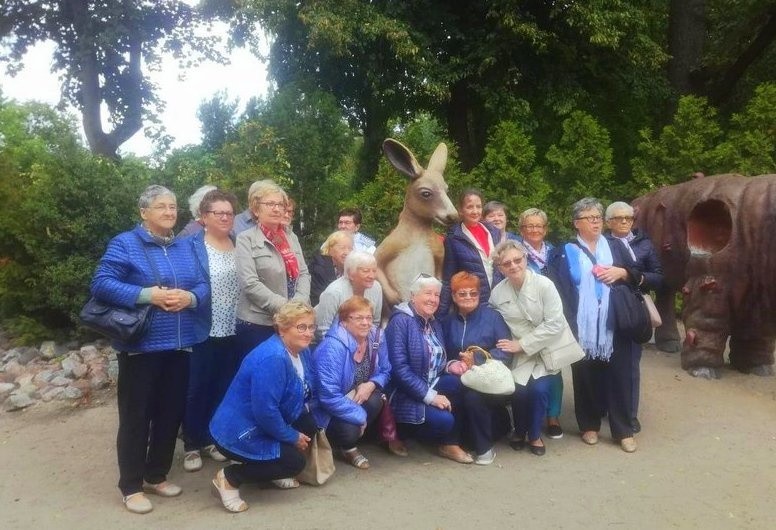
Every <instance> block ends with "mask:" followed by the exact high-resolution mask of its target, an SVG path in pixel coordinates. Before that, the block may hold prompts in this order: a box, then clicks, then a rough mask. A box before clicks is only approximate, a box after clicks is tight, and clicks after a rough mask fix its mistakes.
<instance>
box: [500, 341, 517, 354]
mask: <svg viewBox="0 0 776 530" xmlns="http://www.w3.org/2000/svg"><path fill="white" fill-rule="evenodd" d="M496 348H498V349H499V350H501V351H504V352H507V353H520V352H522V351H523V347H522V346H520V343H519V342H518V341H516V340H509V339H501V340H500V341H498V342H497V343H496Z"/></svg>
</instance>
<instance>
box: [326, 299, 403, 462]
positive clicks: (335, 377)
mask: <svg viewBox="0 0 776 530" xmlns="http://www.w3.org/2000/svg"><path fill="white" fill-rule="evenodd" d="M372 313H373V308H372V303H371V302H370V301H369V300H367V299H366V298H364V297H363V296H353V297H351V298H349V299H348V300H346V301H345V303H344V304H342V305H341V306H340V308H339V314H338V320H337V321H335V323H334V325H333V326H332V327H331V328H329V331H328V333H326V337H325V338H324V339H323V341H322V342H321V343H320V344H319V345H318V348H317V349H316V350H315V367H316V373H317V377H316V389H317V391H316V393H315V394H316V399H315V401H314V402H313V413H314V414H315V418H316V420H317V421H318V425H320V426H321V427H322V428H325V429H326V436H327V438H328V439H329V442H331V444H332V446H334V447H336V448H338V449H339V450H340V451H342V456H343V458H344V459H345V461H347V462H348V463H349V464H351V465H352V466H355V467H357V468H359V469H368V468H369V460H367V459H366V457H365V456H364V455H363V454H361V452H360V451H359V450H358V447H357V445H356V444H357V443H358V440H359V439H360V438H361V436H363V434H364V431H365V430H366V428H367V426H369V424H371V423H372V422H373V421H374V420H375V419H376V418H377V416H378V414H380V411H381V410H382V408H383V404H384V403H385V394H383V388H385V386H386V384H387V383H388V379H389V377H390V373H391V365H390V362H389V361H388V352H387V350H386V348H385V342H384V341H383V342H382V344H381V341H380V335H381V331H380V329H379V328H378V327H377V326H375V325H373V324H372V318H373V316H372Z"/></svg>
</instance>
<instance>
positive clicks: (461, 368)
mask: <svg viewBox="0 0 776 530" xmlns="http://www.w3.org/2000/svg"><path fill="white" fill-rule="evenodd" d="M468 369H469V365H468V364H466V363H465V362H463V361H450V364H448V365H447V373H448V374H453V375H458V376H460V375H463V374H464V373H466V371H467V370H468Z"/></svg>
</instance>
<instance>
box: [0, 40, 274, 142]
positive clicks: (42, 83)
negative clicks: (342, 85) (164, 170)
mask: <svg viewBox="0 0 776 530" xmlns="http://www.w3.org/2000/svg"><path fill="white" fill-rule="evenodd" d="M222 30H223V31H226V30H225V26H224V27H223V28H222ZM52 50H53V44H42V45H38V46H36V47H35V48H33V49H31V50H30V52H29V53H28V54H27V56H26V57H25V59H24V64H25V68H24V70H22V71H21V72H20V73H19V74H18V75H16V77H9V76H8V75H7V74H6V73H5V70H4V67H3V65H0V87H2V91H3V95H4V96H5V97H6V98H11V99H15V100H17V101H19V102H23V101H29V100H36V101H41V102H45V103H50V104H57V103H58V102H59V98H60V95H59V87H60V83H59V80H58V79H57V76H56V75H55V74H53V73H51V62H52V59H51V57H52ZM230 60H231V64H228V65H220V64H214V63H204V64H202V65H201V66H199V67H197V68H192V69H188V70H185V71H181V70H180V69H179V68H178V65H177V64H176V62H175V61H174V60H172V59H169V60H165V61H164V64H163V66H162V69H161V71H159V72H150V74H149V75H150V78H151V79H152V80H153V81H154V82H155V83H156V84H157V86H158V87H159V90H158V95H159V97H160V98H161V100H162V101H164V102H165V103H166V108H165V110H164V112H163V113H162V114H161V119H162V122H163V123H164V126H165V127H166V129H167V133H168V134H169V135H171V136H172V137H173V138H175V143H174V146H176V147H178V146H182V145H186V144H191V143H199V140H200V129H199V121H198V120H197V115H196V114H197V107H198V106H199V104H200V102H202V100H204V99H208V98H209V97H211V96H212V95H213V94H215V93H216V92H217V91H219V90H226V91H227V93H228V95H229V98H230V99H234V98H239V99H240V104H241V109H242V106H243V105H244V104H245V103H246V102H247V101H248V99H250V98H251V97H253V96H263V95H265V94H266V93H267V87H268V82H267V71H266V66H265V65H264V64H263V63H262V62H261V61H259V59H257V58H256V57H255V56H253V55H252V54H251V53H250V52H249V51H247V50H244V49H240V50H235V51H233V52H232V54H231V56H230ZM181 75H184V76H185V78H184V79H181ZM76 116H77V117H78V119H79V122H80V117H81V116H80V114H79V113H76ZM121 151H122V152H131V153H135V154H137V155H147V154H149V153H150V152H151V151H152V146H151V143H150V142H149V141H148V140H147V139H146V138H145V136H144V133H143V131H142V130H141V131H140V132H138V133H137V134H135V136H133V137H132V138H131V139H130V140H129V141H128V142H127V143H125V144H124V145H123V146H122V148H121Z"/></svg>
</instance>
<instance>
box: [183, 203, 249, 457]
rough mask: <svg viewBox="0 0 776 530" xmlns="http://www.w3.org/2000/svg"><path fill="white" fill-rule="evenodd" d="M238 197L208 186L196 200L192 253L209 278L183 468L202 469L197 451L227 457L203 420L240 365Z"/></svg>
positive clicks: (192, 373)
mask: <svg viewBox="0 0 776 530" xmlns="http://www.w3.org/2000/svg"><path fill="white" fill-rule="evenodd" d="M236 209H237V197H235V196H234V195H233V194H231V193H226V192H223V191H221V190H218V189H216V190H212V191H209V192H207V193H206V194H205V195H204V197H202V201H201V202H200V204H199V205H198V206H197V210H198V211H199V212H200V214H199V219H200V222H201V223H202V225H203V227H204V229H203V230H201V231H199V232H197V233H195V234H194V235H193V236H192V237H191V238H190V241H191V244H192V247H193V248H194V254H195V255H196V257H197V262H198V264H199V267H200V269H201V270H202V273H203V274H204V275H205V277H206V278H207V279H208V281H209V284H210V293H211V297H210V298H211V304H210V307H209V308H208V310H209V312H210V315H209V316H210V335H209V336H208V338H207V340H206V341H204V342H202V343H200V344H196V345H194V347H193V348H192V351H191V355H190V356H189V389H188V395H187V398H186V414H185V416H184V417H183V429H182V435H183V436H182V438H183V448H184V450H185V452H186V454H185V456H184V458H183V469H185V470H186V471H199V470H200V469H202V455H203V454H204V455H206V456H208V457H210V458H212V459H213V460H215V461H217V462H223V461H224V460H226V459H225V458H224V457H223V456H222V455H221V454H220V453H219V452H218V450H217V449H216V448H215V446H214V445H213V441H212V440H211V439H210V433H209V432H208V427H207V426H208V423H210V418H211V417H212V416H213V412H215V410H216V407H217V406H218V404H219V403H220V402H221V398H223V397H224V393H225V392H226V389H227V388H228V387H229V383H230V382H231V381H232V378H233V377H234V374H235V373H236V372H237V369H238V368H239V366H240V365H239V360H240V358H241V357H240V355H239V354H238V347H237V335H236V324H237V297H238V288H237V267H236V262H235V248H234V240H233V239H232V235H231V234H232V227H233V226H234V214H235V210H236Z"/></svg>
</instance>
